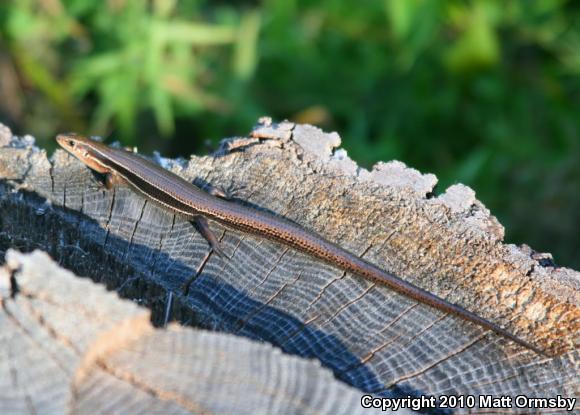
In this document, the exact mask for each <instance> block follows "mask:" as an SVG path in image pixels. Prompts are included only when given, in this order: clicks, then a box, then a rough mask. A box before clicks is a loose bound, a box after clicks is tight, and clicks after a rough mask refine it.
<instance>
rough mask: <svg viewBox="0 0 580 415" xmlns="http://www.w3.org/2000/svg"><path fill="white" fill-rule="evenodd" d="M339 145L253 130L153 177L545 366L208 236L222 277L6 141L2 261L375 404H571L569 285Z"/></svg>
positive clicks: (451, 198)
mask: <svg viewBox="0 0 580 415" xmlns="http://www.w3.org/2000/svg"><path fill="white" fill-rule="evenodd" d="M339 144H340V138H339V136H338V135H337V134H336V133H332V134H326V133H323V132H322V131H320V130H318V129H316V128H314V127H311V126H306V125H294V124H292V123H288V122H284V123H281V124H272V123H271V122H270V121H269V120H262V122H261V124H260V125H258V127H257V128H256V129H255V130H254V131H253V132H252V134H251V136H250V137H248V138H242V139H233V140H226V141H224V142H223V143H222V146H221V148H220V150H219V151H218V152H216V153H215V154H213V155H211V156H206V157H191V158H190V159H189V160H188V161H183V160H181V161H180V160H168V159H162V158H158V161H159V162H160V163H162V164H163V165H164V166H165V167H166V168H169V169H171V170H172V171H174V172H175V173H177V174H180V175H182V176H183V177H185V178H187V179H188V180H191V181H193V180H194V179H196V178H197V179H198V180H200V181H201V182H206V183H211V184H212V185H213V186H217V187H222V188H225V189H229V188H234V189H238V190H237V192H236V194H235V198H237V199H238V200H239V203H243V204H247V205H250V206H254V207H256V208H259V209H265V210H269V211H272V212H274V213H276V214H278V215H280V216H283V217H286V218H289V219H291V220H293V221H295V222H297V223H299V224H301V225H303V226H304V227H306V228H308V229H310V230H312V231H314V232H318V233H320V234H322V235H323V236H324V237H326V238H327V239H329V240H331V241H335V242H337V243H339V244H340V245H341V246H343V247H344V248H346V249H348V250H350V251H352V252H354V253H356V254H358V255H360V256H362V257H364V258H365V259H367V260H369V261H371V262H373V263H375V264H377V265H379V266H380V267H382V268H383V269H385V270H387V271H390V272H392V273H394V274H396V275H398V276H400V277H401V278H404V279H407V280H408V281H411V282H412V283H414V284H416V285H419V286H421V287H422V288H424V289H426V290H428V291H430V292H433V293H434V294H436V295H439V296H440V297H443V298H446V299H447V300H449V301H451V302H453V303H456V304H459V305H461V306H462V307H464V308H467V309H469V310H471V311H473V312H475V313H477V314H479V315H481V316H482V317H485V318H487V319H489V320H491V321H493V322H495V323H497V324H499V325H501V326H503V327H505V328H506V329H507V330H509V331H511V332H513V333H515V334H517V335H518V336H519V337H521V338H523V339H525V340H526V341H528V342H531V343H533V344H535V345H537V346H538V347H540V348H542V349H544V350H546V352H547V353H549V354H550V355H551V357H549V358H547V357H545V356H540V355H537V354H535V353H534V352H532V351H529V350H526V349H524V348H522V347H520V346H517V345H515V344H513V343H511V342H509V341H508V340H506V339H504V338H502V337H499V336H497V335H495V334H493V333H490V332H486V331H484V330H482V329H481V328H479V327H477V326H475V325H473V324H470V323H467V322H465V321H463V320H461V319H459V318H456V317H454V316H449V315H446V314H444V313H442V312H439V311H437V310H435V309H433V308H431V307H428V306H425V305H422V304H418V303H417V302H415V301H413V300H410V299H408V298H406V297H404V296H402V295H399V294H397V293H394V292H393V291H391V290H389V289H388V288H386V287H384V286H381V285H377V284H374V283H372V282H369V281H366V280H364V279H361V278H359V277H357V276H354V275H350V274H345V273H344V272H342V271H341V270H340V269H337V268H335V267H333V266H331V265H327V264H325V263H322V262H321V261H319V260H316V259H314V258H311V257H309V256H308V255H306V254H303V253H300V252H296V251H294V250H292V249H289V248H287V247H285V246H283V245H280V244H277V243H274V242H271V241H268V240H264V239H260V238H258V237H254V236H251V235H247V234H243V233H240V232H237V231H233V230H231V229H227V228H225V227H223V226H221V225H219V224H214V223H212V224H211V227H212V229H213V231H214V232H215V233H216V234H217V235H218V236H219V237H220V239H221V241H222V245H223V247H224V249H225V251H226V254H227V256H228V257H230V258H231V259H227V258H220V257H217V256H214V255H212V254H211V253H210V250H209V248H208V246H207V243H206V242H205V240H204V239H203V238H202V237H201V236H199V235H198V234H197V233H196V232H195V231H194V230H193V228H192V225H191V224H190V223H188V222H187V221H185V220H184V219H182V218H180V217H176V216H174V215H173V214H171V213H169V212H167V211H166V210H164V209H163V208H161V207H158V206H156V205H155V204H153V203H151V202H149V201H147V200H146V199H144V198H143V197H142V196H141V195H139V194H137V193H136V192H134V191H133V190H131V189H130V188H128V187H119V188H116V189H115V190H112V191H107V190H104V189H102V187H100V186H99V184H98V182H97V180H95V177H94V175H93V174H92V173H91V172H90V171H89V170H88V169H87V168H86V167H85V166H84V165H82V164H81V163H80V162H78V161H77V160H75V159H73V158H72V157H70V156H68V155H67V154H66V153H65V152H63V151H56V152H55V154H54V156H53V158H52V160H48V159H47V156H46V154H45V153H44V152H43V151H40V150H38V149H37V148H36V147H34V146H32V145H31V143H30V142H27V141H25V140H22V139H18V138H15V137H10V139H8V140H6V142H5V146H4V147H3V148H0V178H3V180H2V181H1V188H0V214H1V216H0V250H5V249H7V248H8V247H16V248H19V249H22V250H32V249H34V248H41V249H43V250H45V251H47V252H49V253H50V255H51V256H52V257H53V258H55V259H56V260H57V261H58V262H59V263H61V264H63V265H64V266H66V267H67V268H70V269H72V270H73V271H74V272H75V273H76V274H78V275H83V276H88V277H90V278H92V279H93V280H94V281H97V282H101V283H104V284H106V285H107V286H108V287H109V288H110V289H115V290H117V291H118V292H119V293H120V294H121V295H122V296H124V297H127V298H132V299H135V300H137V301H138V302H139V303H140V304H143V305H146V306H147V307H149V308H150V309H151V311H152V315H153V321H154V322H155V323H156V324H160V323H161V322H162V321H163V320H164V316H165V311H166V305H167V302H166V299H167V298H168V293H172V294H173V301H172V307H171V313H170V316H171V318H173V319H176V320H178V321H180V322H181V323H183V324H187V325H194V326H198V327H202V328H208V329H212V330H218V331H223V332H226V333H231V334H235V335H240V336H245V337H248V338H251V339H258V340H261V341H265V342H268V343H270V344H272V345H274V346H277V347H280V348H281V349H282V350H283V351H284V352H286V353H290V354H296V355H299V356H302V357H308V358H315V359H317V360H318V361H320V362H321V363H322V365H324V366H325V367H327V368H329V369H330V370H332V371H333V373H334V375H335V377H337V378H338V379H340V380H342V381H344V382H346V383H348V384H349V385H351V386H353V387H355V388H357V389H359V390H360V391H361V392H369V393H373V394H374V395H376V396H386V397H401V396H408V395H409V396H420V395H435V396H440V395H449V394H454V395H502V396H504V395H505V396H508V395H509V396H516V395H520V394H524V395H527V396H531V397H548V398H549V397H555V396H556V395H561V396H566V397H573V396H577V395H578V389H579V381H578V379H579V377H578V366H577V363H575V362H578V351H577V343H578V332H579V328H580V310H579V304H580V294H579V287H580V277H579V273H578V272H575V271H572V270H569V269H565V268H559V267H556V266H554V264H553V262H551V261H550V260H548V259H547V255H543V254H538V253H535V252H533V251H532V250H531V249H529V248H527V247H516V246H513V245H506V244H504V243H503V242H502V240H503V227H502V226H501V224H500V223H499V222H498V221H497V220H496V219H495V218H494V217H493V216H491V215H490V212H489V211H488V210H487V209H486V208H485V206H484V205H483V204H482V203H481V202H479V201H478V200H477V199H476V198H475V195H474V192H473V191H472V190H471V189H469V188H468V187H466V186H463V185H454V186H451V187H450V188H449V189H447V190H446V191H445V192H444V193H443V194H441V195H439V196H435V195H434V187H435V185H436V182H437V180H436V178H435V176H433V175H430V174H426V175H423V174H421V173H419V172H417V171H415V170H413V169H410V168H407V167H406V166H405V165H404V164H403V163H400V162H389V163H379V164H378V165H376V166H375V167H374V168H373V170H372V171H367V170H365V169H363V168H360V167H359V166H357V165H356V164H355V163H354V162H353V161H352V160H350V159H349V158H348V156H347V155H346V153H345V152H344V150H341V149H339V148H338V146H339ZM512 409H513V411H514V412H517V411H518V410H519V411H522V410H524V411H525V408H520V409H518V408H512ZM467 410H468V408H457V409H456V411H459V412H464V411H467ZM529 410H531V409H529ZM529 410H528V411H529ZM506 411H507V412H509V409H506Z"/></svg>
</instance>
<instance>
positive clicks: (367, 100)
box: [0, 0, 580, 267]
mask: <svg viewBox="0 0 580 415" xmlns="http://www.w3.org/2000/svg"><path fill="white" fill-rule="evenodd" d="M578 22H580V7H579V6H578V3H577V2H573V1H566V0H529V1H525V2H522V1H518V0H504V1H497V0H471V1H470V0H450V1H439V0H382V1H380V0H374V1H371V0H362V1H359V2H357V3H356V4H354V3H352V2H345V1H342V0H324V1H308V0H263V1H261V2H255V1H244V2H237V3H229V2H209V1H204V0H181V1H179V0H151V1H143V0H106V1H101V2H96V1H93V0H9V1H4V2H2V3H0V57H3V58H4V62H8V64H4V65H0V75H1V76H2V79H14V83H15V84H16V85H18V87H17V88H15V89H11V91H12V94H11V95H9V96H7V95H5V94H4V96H5V97H8V98H9V99H5V98H3V100H4V101H5V102H2V103H0V105H4V107H3V108H0V111H1V112H0V116H2V117H11V118H12V121H13V122H12V123H13V124H14V123H16V124H18V125H21V126H22V128H23V129H24V130H26V131H32V132H35V133H36V135H38V136H45V137H46V136H52V135H54V133H55V132H56V131H59V130H73V129H74V130H80V131H87V132H90V133H91V134H101V135H108V134H109V133H110V132H115V136H117V137H119V138H122V139H123V140H124V141H126V142H128V143H133V144H136V143H138V144H140V145H141V146H147V145H150V146H154V147H156V148H159V147H162V146H166V148H165V151H170V152H173V154H178V153H179V154H184V153H187V152H190V151H195V150H197V151H200V150H203V144H204V142H205V139H207V138H210V139H219V138H221V137H224V136H228V135H232V134H240V133H243V132H245V131H248V130H249V128H250V126H251V125H252V124H253V123H254V122H255V120H256V119H257V117H259V116H260V115H264V114H270V115H272V116H274V117H275V118H276V119H282V118H290V119H293V120H296V121H300V122H310V123H315V124H318V125H320V126H322V127H323V128H326V129H335V130H337V131H339V133H340V134H341V136H342V137H343V139H344V147H346V149H347V150H348V151H349V153H350V155H351V157H353V158H354V159H355V160H357V161H358V162H359V163H362V164H363V165H367V166H370V165H372V163H374V162H376V161H378V160H389V159H393V158H397V159H400V160H403V161H405V162H406V163H407V164H409V165H412V166H414V167H417V168H419V169H420V170H423V171H430V172H434V173H436V174H437V175H438V177H439V178H440V180H441V188H442V189H445V187H447V186H448V185H449V184H452V183H454V182H464V183H467V184H468V185H470V186H472V187H473V188H474V189H475V190H476V191H477V192H478V197H479V198H480V199H482V200H483V201H484V202H485V203H486V204H487V205H488V206H489V207H490V208H491V210H492V211H493V212H494V213H495V214H497V215H498V216H499V217H500V220H501V221H502V223H504V224H505V225H506V228H507V231H508V239H509V240H512V241H516V242H518V241H527V242H529V243H530V244H531V245H532V246H533V247H535V248H537V249H540V250H551V251H554V252H556V253H557V255H556V260H557V262H563V263H568V264H571V265H576V266H577V267H579V266H580V259H579V258H578V257H577V255H575V254H576V252H577V250H578V248H579V247H580V242H579V241H580V236H578V229H579V223H580V220H579V219H580V213H579V212H580V196H579V194H580V192H578V190H577V189H578V188H579V186H580V139H579V134H580V132H579V131H580V117H578V114H577V111H578V108H580V105H579V104H580V94H579V91H580V78H579V76H580V27H578V25H579V24H580V23H578ZM7 68H8V69H7ZM10 68H14V70H13V71H12V72H14V73H17V74H18V76H16V77H14V76H12V77H10V74H11V73H12V72H10ZM7 103H12V104H13V107H9V106H8V107H7V105H8V104H7ZM18 103H20V104H18ZM17 104H18V105H17ZM19 107H22V108H23V109H22V110H21V111H19V110H18V108H19ZM157 137H168V138H172V139H173V140H172V141H170V142H169V141H156V142H155V143H152V141H153V140H157ZM170 144H171V145H172V147H171V148H168V147H167V146H169V145H170Z"/></svg>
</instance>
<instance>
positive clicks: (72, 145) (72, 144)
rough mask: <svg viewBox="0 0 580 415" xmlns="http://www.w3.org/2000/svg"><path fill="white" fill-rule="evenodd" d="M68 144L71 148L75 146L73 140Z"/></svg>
mask: <svg viewBox="0 0 580 415" xmlns="http://www.w3.org/2000/svg"><path fill="white" fill-rule="evenodd" d="M67 144H68V145H69V147H74V146H75V142H74V141H73V140H68V142H67Z"/></svg>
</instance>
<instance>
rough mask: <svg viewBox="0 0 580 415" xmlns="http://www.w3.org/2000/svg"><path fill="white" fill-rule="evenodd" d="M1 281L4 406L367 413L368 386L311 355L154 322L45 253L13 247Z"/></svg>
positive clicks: (19, 409) (7, 409)
mask: <svg viewBox="0 0 580 415" xmlns="http://www.w3.org/2000/svg"><path fill="white" fill-rule="evenodd" d="M0 287H1V291H0V301H1V302H2V312H1V313H0V327H1V331H0V333H2V334H1V337H0V347H1V350H2V351H3V353H2V355H0V386H1V389H0V390H1V391H2V392H1V395H0V413H2V414H14V413H34V414H48V413H52V414H65V413H71V414H77V413H78V414H97V413H102V414H113V413H117V414H145V413H159V414H187V413H196V414H216V413H219V414H233V413H240V414H256V413H261V414H296V413H306V414H317V413H342V414H355V413H361V414H362V413H366V411H365V410H364V409H363V408H361V407H360V392H358V391H357V390H356V389H354V388H352V387H349V386H347V385H345V384H344V383H342V382H339V381H337V380H336V379H334V378H333V376H332V373H331V372H330V371H328V370H327V369H324V368H322V367H321V366H320V364H319V363H317V362H315V361H310V360H305V359H301V358H298V357H295V356H289V355H285V354H282V353H281V352H280V350H279V349H276V348H274V347H272V346H270V345H267V344H260V343H257V342H253V341H250V340H247V339H244V338H241V337H235V336H232V335H229V334H223V333H210V332H207V331H203V330H194V329H191V328H186V329H184V328H182V327H180V326H177V325H170V326H169V327H168V329H166V330H161V329H154V328H153V326H152V325H151V323H150V313H149V311H148V310H147V309H145V308H141V307H138V306H137V305H136V304H135V303H132V302H130V301H128V300H120V299H119V297H118V296H117V295H116V294H115V293H111V292H106V290H105V289H104V287H102V286H99V285H97V284H94V283H92V282H91V281H90V280H87V279H79V278H77V277H75V276H74V275H73V274H72V273H70V272H69V271H66V270H63V269H62V268H60V267H58V266H57V265H56V264H55V263H54V262H53V261H52V260H50V258H49V257H48V256H47V255H46V254H45V253H42V252H40V251H35V252H34V253H32V254H26V255H24V254H19V253H18V252H16V251H9V252H8V255H7V261H6V265H5V266H4V267H3V268H0ZM15 291H16V292H15Z"/></svg>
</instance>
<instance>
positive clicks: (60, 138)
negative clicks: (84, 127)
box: [56, 133, 107, 173]
mask: <svg viewBox="0 0 580 415" xmlns="http://www.w3.org/2000/svg"><path fill="white" fill-rule="evenodd" d="M56 142H57V143H58V144H59V145H60V146H61V147H62V148H64V149H65V150H66V151H68V152H69V153H70V154H72V155H73V156H75V157H76V158H77V159H79V160H80V161H82V162H83V163H85V164H86V165H87V166H89V167H90V168H92V169H93V170H96V171H98V172H100V173H105V172H106V169H104V168H103V167H102V165H101V163H99V162H98V158H99V157H98V155H97V153H98V152H99V150H101V149H106V148H107V146H105V145H104V144H102V143H99V142H98V141H95V140H91V139H90V138H87V137H85V136H82V135H78V134H75V133H66V134H59V135H57V136H56Z"/></svg>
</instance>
